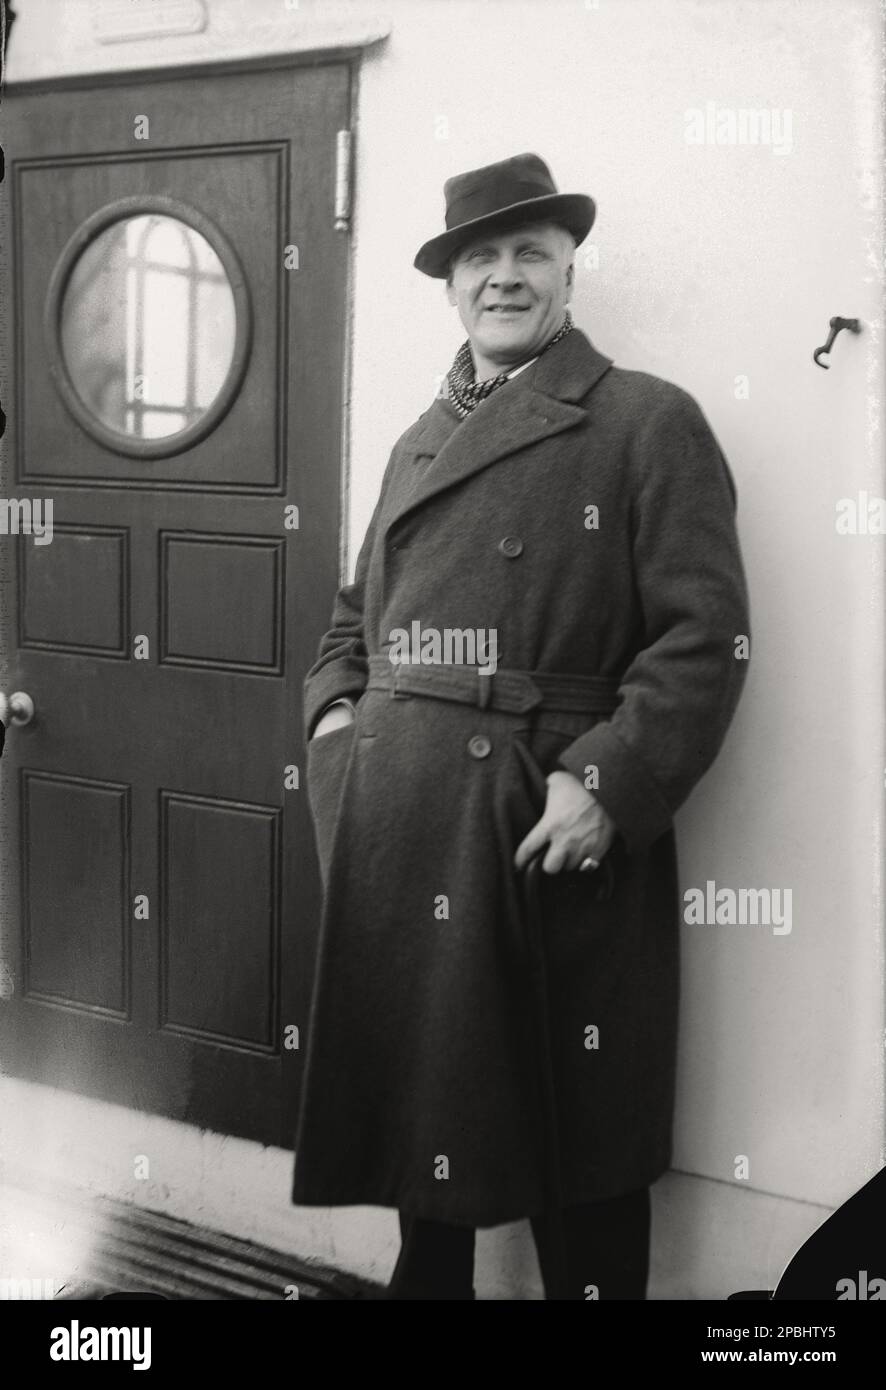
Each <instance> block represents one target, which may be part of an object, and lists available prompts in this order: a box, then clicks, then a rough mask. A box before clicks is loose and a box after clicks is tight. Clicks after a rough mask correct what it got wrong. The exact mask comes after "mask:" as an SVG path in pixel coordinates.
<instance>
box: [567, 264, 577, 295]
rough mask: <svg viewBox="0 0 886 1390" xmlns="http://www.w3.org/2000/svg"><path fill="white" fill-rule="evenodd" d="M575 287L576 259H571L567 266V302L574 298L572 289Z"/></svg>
mask: <svg viewBox="0 0 886 1390" xmlns="http://www.w3.org/2000/svg"><path fill="white" fill-rule="evenodd" d="M574 288H575V261H570V262H569V265H568V266H567V267H566V303H567V304H568V303H569V301H570V299H571V298H572V291H573V289H574Z"/></svg>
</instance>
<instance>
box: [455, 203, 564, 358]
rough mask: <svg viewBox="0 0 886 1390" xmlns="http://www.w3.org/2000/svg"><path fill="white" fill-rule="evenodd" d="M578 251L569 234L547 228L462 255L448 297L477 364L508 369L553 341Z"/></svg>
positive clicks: (481, 243)
mask: <svg viewBox="0 0 886 1390" xmlns="http://www.w3.org/2000/svg"><path fill="white" fill-rule="evenodd" d="M574 250H575V246H574V243H573V240H572V237H571V236H570V235H569V233H568V232H567V231H566V229H565V228H563V227H559V226H556V225H554V224H553V223H550V222H547V223H535V224H527V225H525V226H523V227H517V228H516V229H515V230H513V231H508V232H495V233H493V234H492V235H486V236H483V237H478V238H477V239H476V240H474V241H471V242H469V243H468V244H466V245H465V246H463V247H462V248H461V249H460V250H459V251H458V252H457V253H456V255H455V258H454V260H453V264H452V266H451V267H450V275H449V279H448V280H447V284H446V291H447V295H448V298H449V302H450V304H454V305H455V306H456V307H457V308H458V314H459V318H460V319H461V321H462V323H463V324H464V326H465V329H466V330H467V334H468V337H469V339H470V342H471V347H472V349H473V351H474V356H475V358H477V356H478V355H479V356H480V357H481V358H483V359H485V360H486V361H487V362H491V363H494V364H497V365H500V366H502V367H506V366H508V365H511V364H513V363H517V362H521V361H523V360H524V359H525V358H527V357H532V356H533V354H534V353H535V352H537V351H539V350H540V349H541V348H542V347H543V346H544V345H545V343H546V342H547V341H548V339H549V338H551V337H553V335H554V333H556V331H557V329H558V328H559V327H560V324H561V323H562V321H563V313H564V310H565V308H566V305H567V303H568V302H569V299H570V296H571V294H572V278H573V266H572V258H573V254H574Z"/></svg>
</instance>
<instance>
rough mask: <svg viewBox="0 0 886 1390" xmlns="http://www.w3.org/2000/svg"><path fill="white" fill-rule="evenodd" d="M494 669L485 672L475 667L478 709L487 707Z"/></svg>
mask: <svg viewBox="0 0 886 1390" xmlns="http://www.w3.org/2000/svg"><path fill="white" fill-rule="evenodd" d="M494 674H495V672H494V671H486V672H485V673H484V672H483V671H482V670H481V669H480V667H479V666H478V667H477V705H478V707H479V708H480V709H488V708H489V701H490V700H491V699H492V677H493V675H494Z"/></svg>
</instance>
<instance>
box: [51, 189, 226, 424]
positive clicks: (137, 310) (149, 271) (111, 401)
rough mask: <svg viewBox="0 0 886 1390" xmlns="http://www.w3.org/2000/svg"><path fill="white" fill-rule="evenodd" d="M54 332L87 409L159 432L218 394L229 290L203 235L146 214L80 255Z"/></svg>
mask: <svg viewBox="0 0 886 1390" xmlns="http://www.w3.org/2000/svg"><path fill="white" fill-rule="evenodd" d="M60 330H61V347H62V353H63V355H64V359H65V365H66V367H67V371H68V375H69V377H70V380H71V384H72V385H73V387H74V389H75V391H76V392H77V394H78V395H79V397H80V399H81V401H82V402H83V404H84V405H85V406H86V407H87V409H88V410H90V411H91V412H92V414H93V415H95V416H97V418H98V419H99V420H101V421H102V423H103V424H105V425H106V426H107V427H108V428H110V429H112V430H115V431H117V432H119V433H121V434H125V435H129V436H133V437H135V438H141V439H160V438H164V437H166V436H168V435H172V434H177V433H179V432H180V431H182V430H185V429H187V428H188V427H189V426H190V425H192V424H193V423H194V422H195V421H197V420H199V419H200V417H201V416H202V415H204V414H205V412H206V411H207V409H208V408H209V406H210V405H211V404H212V402H213V401H214V400H215V398H216V396H217V395H218V393H219V391H220V389H221V387H222V385H223V383H224V380H225V377H226V376H227V373H228V370H229V368H230V365H231V360H232V357H233V352H234V342H235V337H236V312H235V306H234V296H233V292H232V290H231V285H230V282H229V280H228V277H227V274H226V272H225V268H224V266H223V265H222V263H221V261H220V259H219V257H218V256H217V255H216V253H215V251H214V250H213V248H212V247H211V246H210V244H209V242H208V241H207V240H206V238H205V237H204V236H202V235H201V233H200V232H198V231H195V229H194V228H193V227H189V226H188V225H187V224H186V223H185V222H182V221H179V220H178V219H177V218H174V217H169V216H166V215H165V214H156V213H149V214H143V215H141V216H137V217H129V218H125V219H122V220H120V221H118V222H114V223H112V225H111V226H109V227H107V228H105V230H104V231H103V232H101V233H100V234H99V235H98V236H97V237H95V238H94V240H93V241H91V242H90V243H89V245H88V246H87V247H86V249H85V250H84V251H83V253H82V254H81V255H80V257H79V258H78V260H77V262H76V264H75V265H74V268H73V270H72V272H71V275H70V278H69V280H68V283H67V287H66V290H65V294H64V300H63V304H62V312H61V325H60Z"/></svg>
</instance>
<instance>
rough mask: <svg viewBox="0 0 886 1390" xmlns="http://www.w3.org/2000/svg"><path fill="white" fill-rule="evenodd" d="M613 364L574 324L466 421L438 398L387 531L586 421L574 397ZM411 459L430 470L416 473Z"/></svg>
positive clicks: (414, 443) (396, 496) (387, 519)
mask: <svg viewBox="0 0 886 1390" xmlns="http://www.w3.org/2000/svg"><path fill="white" fill-rule="evenodd" d="M611 366H612V359H611V358H609V357H605V356H604V355H603V354H602V353H600V352H598V351H597V350H596V348H595V347H593V346H592V344H591V342H590V340H589V339H588V338H587V337H586V336H585V334H584V333H582V332H581V330H580V329H577V328H575V329H573V330H572V332H571V333H567V335H566V337H565V338H561V340H560V342H559V343H555V344H554V346H553V347H552V348H550V349H549V350H548V351H547V352H546V353H544V354H543V355H542V356H541V357H540V358H539V359H538V361H537V362H535V363H533V365H532V366H531V367H528V368H527V369H526V371H525V372H521V373H520V375H519V376H518V377H515V379H514V380H513V381H512V382H509V383H508V384H507V385H506V386H504V387H501V388H500V389H499V390H497V391H494V392H493V393H492V395H491V396H489V397H488V399H487V400H485V401H483V402H482V404H481V405H480V406H479V407H478V408H477V409H476V410H474V411H472V412H471V414H470V415H468V416H467V417H466V418H465V419H464V420H460V419H459V417H458V415H457V414H456V412H455V410H454V409H453V407H452V406H451V405H450V403H449V402H448V401H447V400H445V399H442V398H440V397H438V398H437V400H435V401H434V403H433V405H432V406H431V407H430V409H429V410H428V411H427V414H426V416H425V423H424V428H423V429H422V430H421V432H420V433H417V434H416V436H415V438H414V439H413V441H412V443H411V446H410V451H409V455H410V456H409V457H407V459H406V460H405V461H404V469H405V472H406V478H405V483H406V485H405V486H404V487H402V488H399V489H397V490H396V491H395V492H394V495H393V497H392V501H391V505H390V509H389V510H388V512H387V514H386V517H385V529H386V530H389V529H390V528H391V527H392V526H393V525H395V523H396V522H398V521H399V520H400V518H401V517H403V516H405V514H406V513H407V512H410V511H412V510H413V509H414V508H415V507H420V506H422V505H423V504H424V503H425V502H427V501H428V500H429V499H430V498H431V497H434V496H436V495H437V494H438V493H440V492H443V491H444V490H445V489H447V488H450V487H453V486H454V485H455V484H457V483H462V482H464V481H465V480H466V479H467V478H470V477H471V476H472V475H473V474H475V473H479V472H480V471H481V469H484V468H488V467H489V465H490V464H493V463H497V462H498V461H499V460H500V459H504V458H507V457H508V456H509V455H511V454H513V453H515V452H516V451H517V450H519V449H525V448H527V447H528V446H530V445H532V444H537V443H539V441H540V440H542V439H547V438H548V437H549V436H551V435H555V434H560V432H561V431H562V430H568V429H571V428H573V426H575V425H579V424H581V423H582V422H584V421H585V420H586V419H587V414H588V412H587V411H586V410H585V409H584V408H583V407H582V406H580V405H577V404H574V402H576V401H579V400H582V399H583V398H584V396H585V395H586V394H587V392H588V391H589V390H590V389H591V387H593V386H595V385H596V384H597V382H598V381H599V380H600V378H601V377H602V376H604V375H605V374H606V372H608V370H609V368H610V367H611ZM410 464H413V465H422V464H423V465H424V467H423V468H422V469H421V472H420V473H419V474H417V475H411V474H410ZM401 476H402V475H401Z"/></svg>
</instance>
